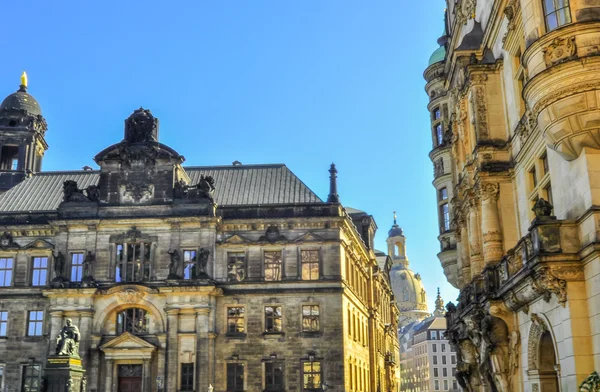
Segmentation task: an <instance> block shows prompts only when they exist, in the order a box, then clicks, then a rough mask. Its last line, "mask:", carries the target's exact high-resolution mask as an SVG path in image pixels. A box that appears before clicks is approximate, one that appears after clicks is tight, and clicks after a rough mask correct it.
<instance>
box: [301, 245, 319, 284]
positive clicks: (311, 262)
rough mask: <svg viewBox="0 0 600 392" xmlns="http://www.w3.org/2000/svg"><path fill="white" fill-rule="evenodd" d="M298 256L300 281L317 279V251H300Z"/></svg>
mask: <svg viewBox="0 0 600 392" xmlns="http://www.w3.org/2000/svg"><path fill="white" fill-rule="evenodd" d="M300 256H301V259H302V280H317V279H319V251H318V250H302V251H300Z"/></svg>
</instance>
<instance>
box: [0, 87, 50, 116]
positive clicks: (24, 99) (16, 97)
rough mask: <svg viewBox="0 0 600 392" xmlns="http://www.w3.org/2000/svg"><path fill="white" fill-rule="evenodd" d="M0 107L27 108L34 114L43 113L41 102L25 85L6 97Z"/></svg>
mask: <svg viewBox="0 0 600 392" xmlns="http://www.w3.org/2000/svg"><path fill="white" fill-rule="evenodd" d="M0 109H25V110H26V111H27V112H28V113H29V114H33V115H34V116H37V115H41V114H42V109H40V104H39V103H38V101H37V100H36V99H35V98H33V96H32V95H31V94H28V93H27V89H25V88H24V87H21V89H19V91H17V92H16V93H12V94H10V95H9V96H8V97H6V98H4V101H2V103H1V104H0Z"/></svg>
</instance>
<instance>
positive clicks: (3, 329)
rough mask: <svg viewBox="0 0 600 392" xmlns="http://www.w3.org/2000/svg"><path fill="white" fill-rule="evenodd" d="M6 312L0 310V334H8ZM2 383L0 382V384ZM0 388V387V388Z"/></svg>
mask: <svg viewBox="0 0 600 392" xmlns="http://www.w3.org/2000/svg"><path fill="white" fill-rule="evenodd" d="M7 334H8V312H7V311H4V312H0V336H8V335H7ZM1 385H2V384H1V383H0V386H1ZM0 390H1V389H0Z"/></svg>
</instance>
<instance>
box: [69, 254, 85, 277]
mask: <svg viewBox="0 0 600 392" xmlns="http://www.w3.org/2000/svg"><path fill="white" fill-rule="evenodd" d="M82 278H83V252H81V253H71V282H81V279H82Z"/></svg>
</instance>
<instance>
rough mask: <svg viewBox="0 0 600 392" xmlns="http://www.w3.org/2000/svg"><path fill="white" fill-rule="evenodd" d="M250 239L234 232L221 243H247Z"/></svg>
mask: <svg viewBox="0 0 600 392" xmlns="http://www.w3.org/2000/svg"><path fill="white" fill-rule="evenodd" d="M251 242H252V241H250V240H249V239H248V238H246V237H244V236H243V235H240V234H234V235H232V236H230V237H228V238H227V239H225V240H223V241H222V242H221V243H222V244H249V243H251Z"/></svg>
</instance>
